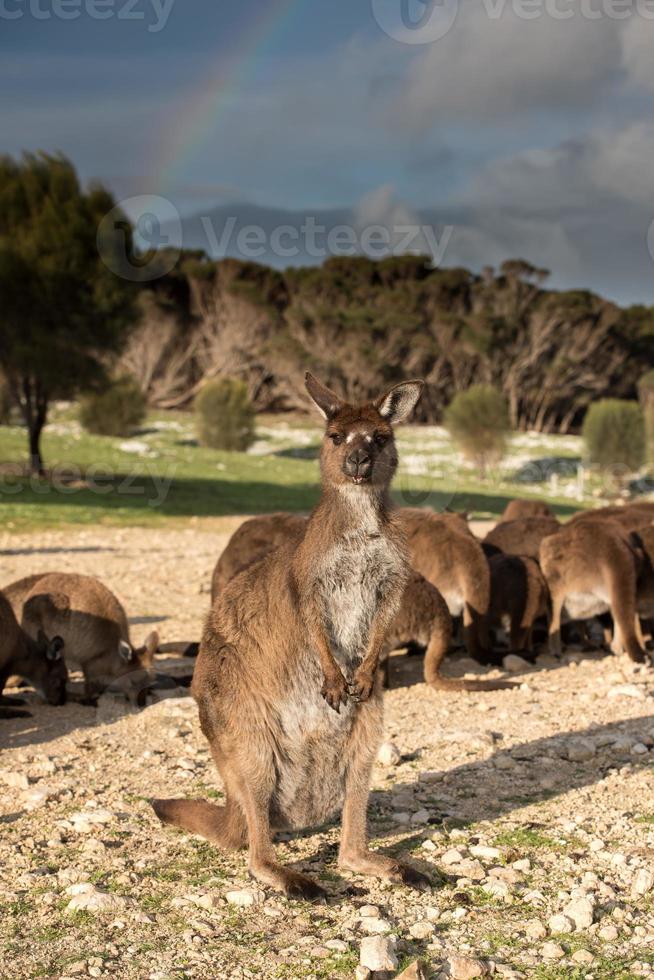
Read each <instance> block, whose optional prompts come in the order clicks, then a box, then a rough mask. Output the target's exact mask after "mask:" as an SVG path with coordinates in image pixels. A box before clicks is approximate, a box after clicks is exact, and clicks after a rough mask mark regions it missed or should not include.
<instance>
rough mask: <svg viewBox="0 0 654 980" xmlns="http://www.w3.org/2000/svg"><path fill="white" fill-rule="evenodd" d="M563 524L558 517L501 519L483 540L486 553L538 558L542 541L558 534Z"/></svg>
mask: <svg viewBox="0 0 654 980" xmlns="http://www.w3.org/2000/svg"><path fill="white" fill-rule="evenodd" d="M560 529H561V524H559V522H558V521H557V519H556V517H521V518H518V519H517V520H515V521H506V522H505V521H500V522H499V524H496V525H495V527H494V528H493V529H492V531H489V532H488V534H487V535H486V537H485V538H484V540H483V548H484V551H485V552H486V555H487V556H488V557H489V558H491V557H492V556H493V555H498V554H502V555H524V556H526V557H527V558H534V559H535V560H536V561H537V560H538V555H539V553H540V545H541V541H543V540H544V539H545V538H546V537H548V536H549V535H550V534H556V532H557V531H559V530H560Z"/></svg>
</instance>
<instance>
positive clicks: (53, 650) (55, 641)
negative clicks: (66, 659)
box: [45, 636, 65, 660]
mask: <svg viewBox="0 0 654 980" xmlns="http://www.w3.org/2000/svg"><path fill="white" fill-rule="evenodd" d="M64 646H65V644H64V639H63V637H62V636H53V637H52V639H51V640H50V642H49V643H48V645H47V647H46V651H45V655H46V658H47V659H48V660H61V651H62V650H63V648H64Z"/></svg>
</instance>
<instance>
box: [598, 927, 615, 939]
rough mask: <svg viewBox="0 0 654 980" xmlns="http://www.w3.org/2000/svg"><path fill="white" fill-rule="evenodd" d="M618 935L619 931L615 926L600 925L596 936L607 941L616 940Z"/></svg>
mask: <svg viewBox="0 0 654 980" xmlns="http://www.w3.org/2000/svg"><path fill="white" fill-rule="evenodd" d="M619 935H620V933H619V932H618V930H617V929H616V927H615V926H602V928H601V929H600V930H599V932H598V936H599V937H600V939H603V940H604V942H607V943H612V942H614V940H616V939H617V938H618V936H619Z"/></svg>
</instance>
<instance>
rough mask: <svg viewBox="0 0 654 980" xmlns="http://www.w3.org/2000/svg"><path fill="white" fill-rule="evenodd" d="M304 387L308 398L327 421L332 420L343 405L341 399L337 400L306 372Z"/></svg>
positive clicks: (337, 398) (331, 392) (336, 397)
mask: <svg viewBox="0 0 654 980" xmlns="http://www.w3.org/2000/svg"><path fill="white" fill-rule="evenodd" d="M304 385H305V387H306V389H307V391H308V392H309V397H310V398H311V400H312V401H313V403H314V404H315V405H316V407H317V409H318V411H319V412H320V414H321V415H322V417H323V418H324V419H327V421H329V420H330V419H332V418H333V417H334V416H335V415H336V413H337V412H338V411H339V410H340V409H341V408H342V407H343V405H344V404H345V402H344V401H343V399H342V398H339V397H338V395H336V394H334V392H333V391H331V390H330V389H329V388H327V387H326V386H325V385H324V384H322V383H321V382H320V381H318V380H317V379H316V378H314V376H313V375H312V374H309V372H308V371H307V373H306V375H305V376H304Z"/></svg>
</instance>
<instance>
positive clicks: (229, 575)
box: [211, 512, 307, 603]
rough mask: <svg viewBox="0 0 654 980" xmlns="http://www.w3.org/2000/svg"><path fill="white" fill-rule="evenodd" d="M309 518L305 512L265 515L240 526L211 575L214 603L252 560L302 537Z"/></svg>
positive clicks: (257, 559) (253, 518) (256, 559)
mask: <svg viewBox="0 0 654 980" xmlns="http://www.w3.org/2000/svg"><path fill="white" fill-rule="evenodd" d="M306 524H307V518H306V517H303V516H302V515H301V514H287V513H284V512H281V513H277V514H262V515H261V516H259V517H251V518H250V520H248V521H244V522H243V523H242V524H241V525H240V527H238V528H237V529H236V530H235V531H234V533H233V534H232V536H231V538H230V539H229V541H228V542H227V545H226V547H225V549H224V551H223V553H222V554H221V556H220V558H219V559H218V561H217V562H216V567H215V568H214V570H213V575H212V576H211V602H212V603H214V602H215V601H216V599H217V598H218V596H219V595H220V593H221V592H222V590H223V589H224V588H225V586H226V585H227V583H228V582H231V580H232V579H233V578H234V576H235V575H237V574H238V573H239V572H242V571H243V569H244V568H247V566H248V565H251V564H252V562H255V561H259V559H261V558H264V557H265V555H267V554H268V553H269V552H270V551H274V549H275V548H278V547H279V545H280V544H286V542H287V541H290V540H292V539H293V537H294V536H297V537H298V538H299V537H301V536H302V535H303V534H304V532H305V529H306Z"/></svg>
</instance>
